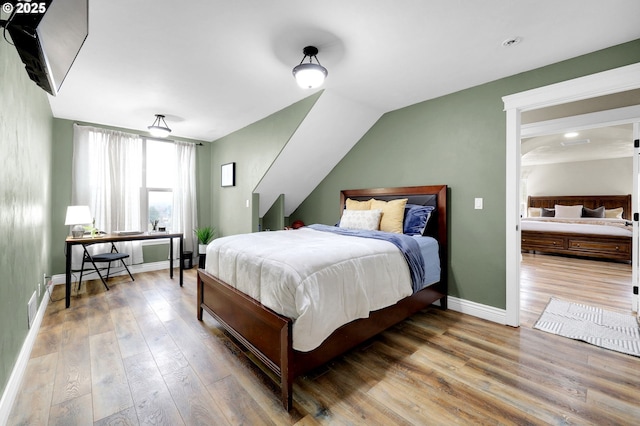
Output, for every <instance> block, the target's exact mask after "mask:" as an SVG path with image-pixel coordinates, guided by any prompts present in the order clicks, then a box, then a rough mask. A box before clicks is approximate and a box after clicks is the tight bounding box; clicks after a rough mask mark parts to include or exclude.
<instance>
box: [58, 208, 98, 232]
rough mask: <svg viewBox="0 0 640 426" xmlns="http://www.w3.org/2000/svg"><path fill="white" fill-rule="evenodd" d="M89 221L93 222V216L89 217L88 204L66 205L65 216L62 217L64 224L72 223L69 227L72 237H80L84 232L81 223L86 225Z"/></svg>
mask: <svg viewBox="0 0 640 426" xmlns="http://www.w3.org/2000/svg"><path fill="white" fill-rule="evenodd" d="M91 222H93V217H91V211H90V210H89V206H68V207H67V216H66V218H65V219H64V224H65V225H74V226H73V228H72V229H71V235H73V237H74V238H80V237H82V234H84V229H83V228H82V225H88V224H90V223H91Z"/></svg>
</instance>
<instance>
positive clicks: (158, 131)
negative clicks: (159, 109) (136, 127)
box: [148, 126, 171, 138]
mask: <svg viewBox="0 0 640 426" xmlns="http://www.w3.org/2000/svg"><path fill="white" fill-rule="evenodd" d="M148 129H149V133H151V136H155V137H156V138H166V137H167V136H169V133H171V129H169V128H168V127H160V126H149V127H148Z"/></svg>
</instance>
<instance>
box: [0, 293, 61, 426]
mask: <svg viewBox="0 0 640 426" xmlns="http://www.w3.org/2000/svg"><path fill="white" fill-rule="evenodd" d="M48 305H49V295H48V294H45V297H44V298H42V302H41V303H40V307H39V308H38V313H37V314H36V317H35V320H34V321H33V327H31V328H30V329H29V333H27V338H26V339H25V341H24V343H23V344H22V349H21V350H20V354H19V355H18V359H17V361H16V364H15V365H14V366H13V370H12V371H11V376H10V377H9V381H8V382H7V386H6V387H5V388H4V392H3V393H2V399H0V425H6V424H7V422H8V420H9V415H11V409H12V408H13V403H14V402H15V400H16V396H18V391H19V390H20V385H21V384H22V378H23V376H24V372H25V371H26V369H27V363H28V362H29V358H30V357H31V350H32V349H33V345H34V344H35V342H36V337H38V332H39V331H40V325H41V324H42V319H43V318H44V313H45V312H46V310H47V306H48Z"/></svg>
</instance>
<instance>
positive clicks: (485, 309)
mask: <svg viewBox="0 0 640 426" xmlns="http://www.w3.org/2000/svg"><path fill="white" fill-rule="evenodd" d="M447 306H448V307H449V309H451V310H452V311H456V312H461V313H463V314H467V315H472V316H474V317H478V318H482V319H485V320H487V321H491V322H496V323H498V324H506V323H507V311H506V309H499V308H494V307H493V306H488V305H482V304H480V303H476V302H472V301H470V300H465V299H458V298H457V297H453V296H449V297H448V298H447Z"/></svg>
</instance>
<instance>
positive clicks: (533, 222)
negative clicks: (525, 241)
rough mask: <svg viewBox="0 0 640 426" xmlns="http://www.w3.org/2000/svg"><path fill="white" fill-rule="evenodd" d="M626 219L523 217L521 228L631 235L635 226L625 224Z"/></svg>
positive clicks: (543, 230)
mask: <svg viewBox="0 0 640 426" xmlns="http://www.w3.org/2000/svg"><path fill="white" fill-rule="evenodd" d="M625 223H627V221H626V220H624V219H599V218H580V219H576V220H570V219H556V218H545V217H529V218H523V219H522V221H521V229H522V230H523V231H542V232H575V233H578V234H599V235H617V236H629V237H630V236H631V235H632V233H633V232H632V231H633V228H632V227H631V226H625Z"/></svg>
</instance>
